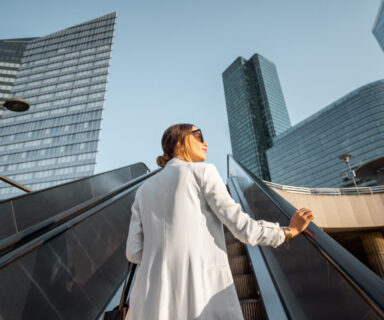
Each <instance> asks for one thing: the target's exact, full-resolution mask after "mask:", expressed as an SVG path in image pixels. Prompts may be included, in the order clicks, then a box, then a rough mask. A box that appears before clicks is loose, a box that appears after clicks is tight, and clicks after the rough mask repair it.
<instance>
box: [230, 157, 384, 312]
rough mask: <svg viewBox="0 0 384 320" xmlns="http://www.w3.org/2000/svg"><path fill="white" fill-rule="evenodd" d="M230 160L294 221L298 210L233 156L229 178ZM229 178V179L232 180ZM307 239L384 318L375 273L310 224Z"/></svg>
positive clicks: (382, 285) (383, 289)
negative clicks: (293, 216)
mask: <svg viewBox="0 0 384 320" xmlns="http://www.w3.org/2000/svg"><path fill="white" fill-rule="evenodd" d="M229 158H231V159H233V161H234V162H236V164H237V165H239V167H240V168H241V169H242V170H243V171H244V172H245V173H246V174H247V175H248V176H249V177H250V178H251V179H252V180H253V182H254V183H255V184H256V185H257V187H258V188H259V189H260V190H262V191H263V192H264V194H265V195H266V196H267V197H268V198H269V199H270V200H271V201H272V202H273V203H274V204H275V205H276V206H277V207H278V208H279V209H280V211H281V212H282V213H283V214H284V215H285V216H286V217H287V218H288V219H290V218H291V217H292V214H293V213H294V212H295V211H296V208H295V207H294V206H292V205H291V204H290V203H289V202H288V201H286V200H285V199H283V198H282V197H281V196H280V195H278V194H277V193H276V192H275V191H273V190H271V189H270V188H269V187H268V186H267V185H266V184H264V183H263V181H262V180H261V179H259V178H258V177H257V176H256V175H254V174H253V173H252V172H251V171H249V170H248V169H247V168H246V167H244V165H242V164H241V163H240V162H239V161H237V160H236V159H235V158H234V157H233V156H232V155H230V154H228V155H227V161H228V174H229ZM228 177H229V176H228ZM303 235H304V236H305V237H306V238H307V239H308V240H309V241H310V242H311V243H312V244H313V246H314V247H315V248H316V249H317V250H318V251H319V252H320V253H321V254H322V255H323V256H324V257H325V258H326V259H327V260H328V261H329V262H330V263H331V264H332V265H333V266H334V267H335V268H336V269H337V270H338V271H339V272H340V273H341V275H342V276H343V277H344V278H345V279H346V280H347V281H348V282H349V283H350V284H351V285H352V286H353V287H354V288H355V289H356V290H357V291H358V292H359V293H360V294H361V296H362V297H363V298H364V299H365V300H366V301H367V303H368V304H369V305H370V306H371V307H372V308H374V310H376V312H378V313H379V314H380V315H381V316H382V317H383V316H384V281H383V280H382V279H380V278H379V277H378V276H377V275H376V274H375V273H373V272H372V271H371V270H370V269H368V268H367V267H366V266H365V265H364V264H362V263H361V262H360V261H358V260H357V259H356V258H355V257H354V256H352V255H351V254H350V253H349V252H348V251H346V250H345V249H344V248H343V247H342V246H340V245H339V244H337V243H335V241H334V240H333V239H332V238H331V237H330V236H329V235H327V234H326V233H325V232H324V231H322V230H321V229H320V228H319V227H317V226H316V225H315V224H314V223H310V225H309V226H308V228H307V230H306V231H305V232H304V233H303Z"/></svg>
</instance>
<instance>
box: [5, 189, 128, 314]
mask: <svg viewBox="0 0 384 320" xmlns="http://www.w3.org/2000/svg"><path fill="white" fill-rule="evenodd" d="M135 190H136V189H135ZM135 190H134V191H132V192H130V193H127V194H126V195H124V196H122V197H121V198H119V199H117V200H116V201H113V202H111V204H110V205H108V206H105V207H103V209H101V210H100V211H98V212H96V213H95V214H93V215H91V216H89V217H88V218H87V219H85V220H83V221H82V222H80V223H78V224H75V225H74V226H72V227H71V228H69V229H66V231H65V232H62V233H60V234H58V235H57V236H55V237H54V238H52V239H47V241H46V242H45V243H44V244H43V245H41V246H39V247H37V248H36V249H34V250H32V251H30V252H28V253H26V254H25V255H23V256H22V257H20V258H19V259H18V260H16V261H14V262H13V263H10V264H8V265H6V266H5V267H3V268H2V269H0V283H1V286H0V319H14V320H18V319H32V318H33V319H96V318H98V316H99V315H100V313H101V312H102V311H103V310H104V308H105V306H106V305H107V303H108V301H109V299H110V297H111V296H112V295H113V294H114V292H115V291H116V290H117V289H118V288H119V286H120V284H121V282H122V281H123V280H124V277H125V275H126V273H127V265H128V262H127V260H126V258H125V243H126V237H127V234H128V228H129V221H130V215H131V211H130V210H131V205H132V203H133V201H134V196H135Z"/></svg>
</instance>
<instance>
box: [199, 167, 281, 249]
mask: <svg viewBox="0 0 384 320" xmlns="http://www.w3.org/2000/svg"><path fill="white" fill-rule="evenodd" d="M202 180H203V189H204V196H205V199H206V200H207V202H208V205H209V206H210V208H211V209H212V211H213V212H214V213H215V214H216V216H217V217H218V218H219V220H220V221H221V222H222V223H223V224H224V225H225V226H226V227H227V228H228V230H229V231H231V233H232V234H233V235H234V236H235V237H236V238H237V239H239V240H240V241H241V242H243V243H247V244H249V245H252V246H254V245H265V246H272V247H277V246H279V245H280V244H282V243H283V242H284V240H285V234H284V231H282V230H281V229H280V225H279V223H273V222H268V221H264V220H254V219H252V218H251V217H250V216H249V215H248V214H246V213H244V212H242V211H241V207H240V205H239V204H237V203H235V201H234V200H233V199H232V197H231V196H230V195H229V193H228V191H227V188H226V186H225V184H224V182H223V180H222V179H221V176H220V174H219V172H218V171H217V169H216V167H215V166H214V165H213V164H208V165H207V166H206V167H205V168H204V171H203V179H202Z"/></svg>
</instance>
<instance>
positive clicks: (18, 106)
mask: <svg viewBox="0 0 384 320" xmlns="http://www.w3.org/2000/svg"><path fill="white" fill-rule="evenodd" d="M0 108H1V109H3V108H6V109H8V110H9V111H14V112H24V111H27V110H28V109H29V103H28V102H27V101H25V100H23V99H20V98H11V99H8V100H6V101H5V102H4V103H3V104H2V105H0ZM0 116H1V113H0Z"/></svg>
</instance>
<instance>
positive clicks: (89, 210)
mask: <svg viewBox="0 0 384 320" xmlns="http://www.w3.org/2000/svg"><path fill="white" fill-rule="evenodd" d="M160 170H161V169H157V170H155V171H152V172H150V173H147V174H145V175H142V176H140V177H138V178H136V179H133V180H131V181H129V182H127V183H125V184H123V185H121V186H119V187H117V188H115V189H114V190H113V191H112V192H110V193H109V194H107V195H104V196H101V197H97V199H93V201H92V200H91V201H87V202H86V203H85V204H82V205H79V206H76V207H75V208H72V209H69V210H66V211H64V212H62V213H59V214H58V215H56V216H54V217H52V218H49V219H47V220H45V221H42V222H40V223H38V224H37V225H35V226H32V227H30V228H28V229H25V230H24V231H22V232H20V236H18V237H16V236H17V235H15V236H10V237H8V238H6V239H4V241H1V242H0V248H2V249H3V252H2V255H1V256H0V269H1V268H3V267H5V266H7V265H8V264H9V263H11V262H12V261H14V260H16V259H17V258H18V257H21V256H23V255H24V254H25V253H26V252H29V251H31V250H33V249H34V248H36V247H38V246H39V245H41V244H43V243H44V242H46V241H48V240H49V239H51V238H53V237H54V236H56V235H58V234H59V233H61V232H64V231H65V230H67V229H69V228H71V227H72V226H73V225H75V224H78V223H80V222H81V221H83V220H85V219H87V218H88V217H89V216H91V215H93V214H95V213H97V212H98V211H100V210H101V209H102V208H105V207H107V206H109V205H110V204H112V203H113V202H115V201H117V200H118V199H120V198H121V197H123V196H125V195H126V194H128V193H130V192H132V191H133V190H135V189H136V188H137V187H138V186H139V185H140V184H141V183H142V182H143V181H144V180H146V179H148V178H149V177H151V176H153V175H154V174H156V173H158V172H159V171H160ZM80 207H81V208H80Z"/></svg>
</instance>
